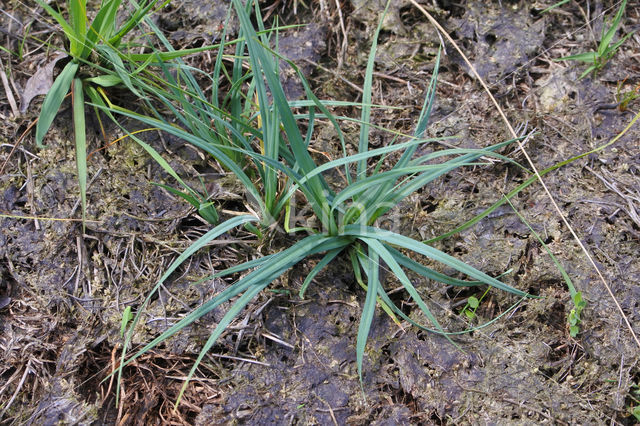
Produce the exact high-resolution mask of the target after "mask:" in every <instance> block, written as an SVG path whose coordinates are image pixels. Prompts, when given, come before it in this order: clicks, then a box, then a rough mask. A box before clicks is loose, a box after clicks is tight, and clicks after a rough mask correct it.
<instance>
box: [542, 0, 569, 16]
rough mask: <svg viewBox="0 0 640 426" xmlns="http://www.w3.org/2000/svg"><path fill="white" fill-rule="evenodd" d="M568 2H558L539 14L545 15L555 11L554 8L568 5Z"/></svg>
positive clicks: (562, 0)
mask: <svg viewBox="0 0 640 426" xmlns="http://www.w3.org/2000/svg"><path fill="white" fill-rule="evenodd" d="M569 1H570V0H560V1H559V2H557V3H555V4H552V5H551V6H549V7H547V8H546V9H544V10H543V11H542V12H540V14H543V13H547V12H549V11H551V10H553V9H555V8H556V7H560V6H562V5H563V4H565V3H569Z"/></svg>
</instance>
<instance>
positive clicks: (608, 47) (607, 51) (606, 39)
mask: <svg viewBox="0 0 640 426" xmlns="http://www.w3.org/2000/svg"><path fill="white" fill-rule="evenodd" d="M626 6H627V0H623V1H622V4H621V5H620V9H618V13H616V16H615V17H614V18H613V21H612V22H611V26H610V27H609V28H608V29H607V30H606V31H605V27H603V28H602V37H601V38H600V44H598V50H596V51H591V52H583V53H578V54H576V55H571V56H565V57H564V58H559V59H554V60H555V61H579V62H585V63H588V64H590V65H589V67H588V68H587V69H586V70H584V72H583V73H582V74H581V75H580V78H584V77H585V76H587V75H588V74H589V73H591V72H593V73H594V74H596V73H597V72H598V71H600V70H601V69H602V68H603V67H604V66H605V65H606V64H607V62H609V60H610V59H611V58H613V55H614V54H615V53H616V51H617V50H618V48H619V47H620V46H621V45H622V43H624V42H625V41H626V40H627V39H628V38H629V37H631V36H632V35H633V31H632V32H630V33H629V34H627V35H625V36H624V37H622V38H621V39H620V40H618V41H617V42H615V43H613V44H611V42H612V41H613V36H615V34H616V31H617V30H618V27H619V26H620V21H621V20H622V15H623V13H624V10H625V7H626Z"/></svg>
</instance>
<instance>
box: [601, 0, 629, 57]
mask: <svg viewBox="0 0 640 426" xmlns="http://www.w3.org/2000/svg"><path fill="white" fill-rule="evenodd" d="M626 7H627V0H623V1H622V3H621V4H620V8H619V9H618V12H617V13H616V16H615V17H614V18H613V21H612V22H611V27H609V29H608V30H607V32H606V33H604V35H603V36H602V39H601V40H600V44H599V45H598V56H604V55H605V53H606V52H607V50H609V45H610V44H611V40H613V36H615V35H616V31H617V30H618V26H619V25H620V21H621V20H622V15H623V14H624V10H625V8H626Z"/></svg>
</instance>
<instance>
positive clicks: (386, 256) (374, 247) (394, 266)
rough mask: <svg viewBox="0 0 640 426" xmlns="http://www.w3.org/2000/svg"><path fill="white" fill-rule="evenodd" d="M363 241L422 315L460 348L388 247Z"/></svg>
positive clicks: (370, 240) (375, 242)
mask: <svg viewBox="0 0 640 426" xmlns="http://www.w3.org/2000/svg"><path fill="white" fill-rule="evenodd" d="M361 240H362V241H363V242H364V243H365V244H367V246H369V253H371V252H372V251H373V252H376V253H377V254H378V255H379V256H380V258H382V259H383V260H384V261H385V263H386V264H387V266H388V267H389V269H391V272H393V274H394V275H395V276H396V278H398V280H400V283H401V284H402V286H403V287H404V288H405V290H407V293H409V296H411V299H413V301H414V302H416V304H417V305H418V307H419V308H420V310H421V311H422V313H423V314H424V315H425V316H426V317H427V319H428V320H429V321H431V323H432V324H433V325H434V327H436V328H437V329H438V330H439V331H440V334H443V335H445V336H446V338H447V340H449V341H450V342H451V343H453V345H454V346H456V347H458V345H457V344H456V343H454V342H453V340H451V338H450V337H449V336H448V335H447V334H446V333H445V331H444V329H443V328H442V326H441V325H440V323H439V322H438V320H437V318H436V317H435V316H434V315H433V313H432V312H431V310H430V309H429V307H428V306H427V304H426V303H425V302H424V300H422V297H420V294H419V293H418V291H417V290H416V289H415V287H414V286H413V284H411V281H410V280H409V278H408V277H407V275H406V274H405V273H404V271H403V270H402V268H401V267H400V265H398V263H397V262H396V261H395V259H394V258H393V256H391V253H389V251H388V250H387V249H386V247H385V246H384V245H383V244H382V243H380V241H378V240H375V239H370V238H361ZM379 293H385V292H379ZM387 299H388V298H387ZM383 300H384V299H383ZM385 303H386V302H385ZM458 348H459V347H458Z"/></svg>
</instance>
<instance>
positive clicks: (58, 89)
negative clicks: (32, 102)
mask: <svg viewBox="0 0 640 426" xmlns="http://www.w3.org/2000/svg"><path fill="white" fill-rule="evenodd" d="M77 70H78V64H77V63H76V62H69V63H68V64H67V65H66V66H65V67H64V68H63V69H62V71H61V72H60V74H59V75H58V78H56V81H54V82H53V85H52V86H51V89H49V93H47V96H46V97H45V98H44V101H43V102H42V109H41V110H40V117H38V124H37V125H36V145H37V146H38V147H39V148H42V147H43V146H44V145H43V144H42V140H43V139H44V135H45V134H47V131H48V130H49V127H51V123H53V119H54V118H55V116H56V115H57V114H58V110H59V109H60V105H62V101H63V100H64V97H65V96H66V95H67V93H68V92H69V87H71V82H72V81H73V77H74V76H75V75H76V71H77Z"/></svg>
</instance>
